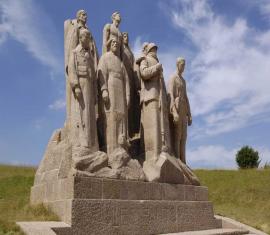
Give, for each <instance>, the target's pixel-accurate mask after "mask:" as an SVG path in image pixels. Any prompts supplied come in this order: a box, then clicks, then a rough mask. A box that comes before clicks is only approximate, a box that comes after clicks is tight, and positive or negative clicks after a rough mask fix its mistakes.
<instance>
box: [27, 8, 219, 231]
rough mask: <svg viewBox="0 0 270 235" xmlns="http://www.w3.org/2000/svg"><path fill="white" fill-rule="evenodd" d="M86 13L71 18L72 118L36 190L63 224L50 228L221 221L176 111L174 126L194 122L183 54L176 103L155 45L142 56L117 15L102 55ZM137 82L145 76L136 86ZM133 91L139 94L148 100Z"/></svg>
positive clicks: (176, 226)
mask: <svg viewBox="0 0 270 235" xmlns="http://www.w3.org/2000/svg"><path fill="white" fill-rule="evenodd" d="M86 20H87V14H86V12H85V11H83V10H80V11H78V13H77V18H76V19H75V20H67V21H65V24H64V25H65V72H66V86H67V95H66V96H67V97H66V99H67V117H66V122H65V125H64V127H63V128H61V129H58V130H56V131H55V132H54V133H53V135H52V137H51V139H50V140H49V143H48V146H47V149H46V151H45V154H44V157H43V159H42V161H41V163H40V165H39V167H38V170H37V172H36V175H35V182H34V186H33V187H32V189H31V203H32V204H39V203H43V204H44V205H46V206H48V207H49V208H51V209H52V210H53V211H54V212H55V213H56V214H57V215H58V216H59V218H60V219H61V220H62V221H63V222H65V223H64V224H63V223H62V224H58V225H56V224H57V223H51V224H48V226H49V227H50V228H47V230H48V231H49V230H50V231H51V233H48V234H65V235H68V234H74V235H75V234H76V235H80V234H82V235H85V234H102V235H105V234H119V235H120V234H123V235H126V234H140V235H144V234H145V235H147V234H165V233H176V232H183V231H195V230H206V229H215V228H221V221H220V220H217V219H216V218H215V217H214V214H213V208H212V203H211V202H209V201H208V195H207V188H206V187H203V186H200V183H199V180H198V178H197V177H196V176H195V175H194V173H193V172H192V170H191V169H190V168H189V167H188V166H187V165H186V164H185V155H184V153H183V152H185V149H184V145H183V142H181V141H182V140H183V139H182V138H183V137H186V132H183V128H182V129H181V128H177V129H176V128H175V127H174V129H176V133H175V134H174V136H175V137H177V138H175V139H174V141H173V142H172V140H171V133H172V130H171V129H172V128H170V123H169V116H170V114H172V115H173V116H174V123H173V124H174V125H184V124H186V122H185V121H186V120H187V118H188V122H189V123H190V124H191V114H190V108H189V105H188V99H187V95H186V87H185V82H184V80H183V79H182V76H181V75H182V72H183V69H184V60H182V59H179V60H178V61H177V68H178V72H177V74H176V75H175V76H174V77H173V79H172V81H171V83H170V90H169V94H170V97H171V99H170V100H171V101H169V100H168V95H167V91H166V87H165V84H164V77H163V68H162V64H161V63H160V62H159V60H158V55H157V49H158V47H157V46H156V45H155V44H154V43H153V42H150V43H145V44H144V46H143V49H142V55H141V56H140V58H137V59H136V60H135V59H134V56H133V53H132V51H131V50H130V48H129V46H128V34H127V33H123V34H121V33H120V31H119V29H118V26H119V23H120V20H121V18H120V14H119V13H114V14H113V15H112V20H113V23H112V24H111V25H106V26H105V27H104V35H103V54H102V56H101V58H100V60H99V62H98V53H97V49H96V46H95V41H94V38H93V36H92V35H91V33H90V31H89V28H88V27H87V25H86ZM122 36H123V44H122ZM120 49H123V50H122V51H121V50H120ZM120 52H121V53H120ZM134 61H136V63H134ZM133 76H136V78H134V77H133ZM135 79H138V80H137V83H139V82H140V83H139V84H137V85H136V86H135V85H134V84H135ZM177 79H178V80H177ZM131 81H132V86H133V87H132V88H131V85H130V84H131ZM131 93H132V95H134V94H135V93H136V95H138V94H140V102H136V100H135V98H134V97H133V98H131V96H132V95H131ZM169 102H170V103H169ZM134 106H135V107H134ZM130 107H132V109H133V110H141V113H142V117H141V120H140V117H139V116H138V118H139V122H140V123H141V125H140V128H138V129H139V130H136V131H134V129H132V131H131V130H130V129H129V124H128V122H129V121H130V119H131V118H130V116H129V114H128V113H129V110H130ZM136 114H137V115H139V112H138V113H136V112H135V113H134V115H136ZM181 115H182V116H181ZM136 125H138V123H136ZM131 133H133V134H134V133H136V135H137V138H138V140H139V141H140V142H141V144H140V146H141V153H142V155H143V157H142V158H141V159H140V161H138V159H139V156H137V155H136V154H134V152H132V151H130V146H131V145H132V143H133V136H132V135H133V134H131ZM178 136H180V137H179V138H178ZM98 137H99V138H98ZM171 142H172V143H171ZM179 142H181V144H179ZM179 148H180V150H179ZM175 149H176V150H175ZM182 153H183V154H182ZM28 228H29V227H28ZM35 229H36V230H35V231H37V230H38V228H35ZM28 234H30V233H28ZM32 234H37V233H32Z"/></svg>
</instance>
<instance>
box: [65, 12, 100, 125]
mask: <svg viewBox="0 0 270 235" xmlns="http://www.w3.org/2000/svg"><path fill="white" fill-rule="evenodd" d="M86 22H87V13H86V11H85V10H79V11H78V12H77V14H76V19H73V20H66V21H65V23H64V47H65V75H66V81H67V82H66V109H67V117H66V124H65V125H66V127H67V129H69V124H70V114H71V111H70V109H71V106H70V105H71V104H70V102H71V96H72V90H71V87H70V84H69V82H68V77H69V74H68V63H69V58H70V55H71V54H72V51H73V50H74V49H75V48H76V47H77V46H78V44H79V33H80V30H82V29H88V27H87V25H86ZM88 31H89V33H90V30H89V29H88ZM89 52H90V56H91V58H93V61H94V67H95V70H97V64H98V52H97V48H96V43H95V40H94V38H93V37H92V35H91V33H90V40H89Z"/></svg>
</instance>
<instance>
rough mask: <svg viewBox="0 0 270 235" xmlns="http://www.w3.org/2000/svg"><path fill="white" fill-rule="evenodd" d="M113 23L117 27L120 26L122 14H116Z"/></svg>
mask: <svg viewBox="0 0 270 235" xmlns="http://www.w3.org/2000/svg"><path fill="white" fill-rule="evenodd" d="M113 23H114V25H115V26H116V27H118V26H119V24H120V23H121V16H120V14H116V15H115V16H114V17H113Z"/></svg>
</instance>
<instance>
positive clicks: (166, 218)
mask: <svg viewBox="0 0 270 235" xmlns="http://www.w3.org/2000/svg"><path fill="white" fill-rule="evenodd" d="M72 210H73V213H74V216H73V220H72V229H73V233H74V234H138V235H139V234H140V235H144V234H145V235H146V234H160V233H169V232H180V231H190V230H202V229H213V228H217V224H216V220H215V218H214V216H213V208H212V206H211V203H209V202H172V201H134V200H131V201H130V200H126V201H118V200H102V201H101V200H79V199H78V200H74V201H73V207H72ZM80 217H83V218H84V219H83V220H82V219H80ZM194 221H196V222H195V223H194Z"/></svg>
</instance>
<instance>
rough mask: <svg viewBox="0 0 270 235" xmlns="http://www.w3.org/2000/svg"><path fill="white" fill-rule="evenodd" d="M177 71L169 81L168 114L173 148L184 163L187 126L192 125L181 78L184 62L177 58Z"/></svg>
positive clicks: (184, 85)
mask: <svg viewBox="0 0 270 235" xmlns="http://www.w3.org/2000/svg"><path fill="white" fill-rule="evenodd" d="M176 67H177V71H176V73H175V74H173V75H172V76H171V78H170V80H169V86H168V87H169V90H168V93H169V96H170V114H171V116H172V119H173V123H172V127H173V128H172V129H173V130H172V131H173V135H172V137H173V147H174V152H175V155H176V157H177V158H179V159H180V160H181V161H182V162H183V163H186V153H185V152H186V140H187V125H189V126H190V125H191V124H192V117H191V112H190V106H189V100H188V97H187V90H186V82H185V80H184V78H183V77H182V74H183V72H184V69H185V60H184V59H183V58H178V59H177V62H176Z"/></svg>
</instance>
